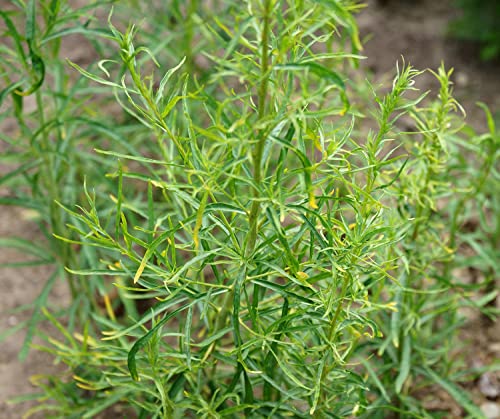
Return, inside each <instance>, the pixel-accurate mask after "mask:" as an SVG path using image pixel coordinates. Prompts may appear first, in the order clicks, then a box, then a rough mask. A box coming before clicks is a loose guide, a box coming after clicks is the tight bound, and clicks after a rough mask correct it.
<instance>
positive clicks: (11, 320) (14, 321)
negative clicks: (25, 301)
mask: <svg viewBox="0 0 500 419" xmlns="http://www.w3.org/2000/svg"><path fill="white" fill-rule="evenodd" d="M7 323H8V324H9V326H11V327H12V326H15V325H16V324H17V323H18V320H17V317H16V316H10V317H9V318H8V320H7Z"/></svg>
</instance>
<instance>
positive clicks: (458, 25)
mask: <svg viewBox="0 0 500 419" xmlns="http://www.w3.org/2000/svg"><path fill="white" fill-rule="evenodd" d="M455 3H456V5H457V7H458V8H459V9H461V16H460V17H459V18H458V19H456V20H455V21H454V22H452V24H451V26H450V30H451V33H452V34H453V35H454V36H456V37H458V38H460V39H464V40H468V41H476V42H478V43H480V44H481V45H482V47H481V58H482V59H483V60H491V59H494V58H496V57H499V56H500V31H499V30H498V21H499V19H500V3H499V2H498V1H496V0H479V1H478V0H456V1H455Z"/></svg>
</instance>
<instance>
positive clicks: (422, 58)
mask: <svg viewBox="0 0 500 419" xmlns="http://www.w3.org/2000/svg"><path fill="white" fill-rule="evenodd" d="M456 13H457V12H456V11H454V10H453V9H452V7H451V1H449V0H443V1H435V0H420V1H417V0H415V1H404V0H393V1H384V2H382V1H380V2H376V1H375V0H372V1H368V7H367V8H366V9H365V10H364V11H362V12H361V14H360V15H359V18H358V22H359V25H360V31H361V35H362V38H363V40H364V43H365V49H364V51H363V54H364V55H366V56H367V57H368V58H367V59H366V60H364V61H363V64H362V65H363V66H364V67H365V68H368V69H369V70H370V71H371V72H372V73H373V76H374V78H375V80H376V81H377V80H378V81H385V82H387V81H389V80H390V79H391V78H392V74H393V71H394V68H395V64H396V62H397V61H398V60H401V57H402V56H404V59H405V62H406V63H410V64H412V65H413V66H415V67H417V68H420V69H424V68H431V69H434V70H435V69H437V67H439V65H440V63H441V61H443V62H444V63H445V65H446V67H447V68H450V67H454V68H455V73H454V76H453V80H454V82H455V95H456V97H457V98H458V99H459V101H460V102H461V103H462V105H463V106H464V108H465V110H466V112H467V115H468V116H467V121H468V123H469V124H470V125H472V126H473V127H475V128H478V129H484V128H485V125H486V123H485V118H484V114H483V112H482V111H481V110H480V109H479V108H478V107H477V106H476V105H475V103H476V102H477V101H482V102H484V103H486V104H487V105H488V106H489V107H490V108H491V110H492V111H493V113H494V114H496V116H497V119H498V112H499V109H500V63H499V62H494V63H488V64H486V63H483V62H480V61H479V60H478V58H477V56H478V51H477V46H475V45H472V44H464V43H460V42H458V41H456V40H451V39H449V38H448V36H447V34H446V33H447V24H448V22H449V21H450V20H451V19H452V18H453V17H454V16H456ZM87 49H88V48H87V44H85V43H82V42H81V40H80V39H77V38H75V39H74V45H67V48H65V50H66V51H68V54H67V56H68V58H70V59H72V60H73V61H77V62H81V61H82V58H83V61H86V60H85V57H86V54H87V55H88V53H87V52H86V51H87ZM418 87H419V88H421V89H423V90H427V89H429V88H432V89H435V88H436V84H435V81H434V79H433V77H432V76H431V75H430V74H429V73H427V74H424V75H423V76H422V77H421V78H420V81H419V85H418ZM0 111H1V110H0ZM0 129H2V130H4V132H5V130H7V129H9V128H8V127H6V126H5V125H4V126H2V127H0ZM0 152H2V144H1V143H0ZM7 169H8V168H7V167H0V174H1V173H5V172H6V171H7ZM0 194H1V195H8V194H9V191H8V190H7V189H6V188H4V189H2V190H0ZM0 236H2V237H23V238H25V239H28V240H40V239H41V233H40V232H39V231H38V229H37V227H36V224H35V223H33V222H32V221H30V214H29V213H28V212H26V211H22V210H21V209H18V208H13V207H12V208H6V207H2V208H1V211H0ZM15 260H21V255H19V254H16V253H15V252H14V251H11V250H9V249H5V248H1V249H0V284H1V286H2V291H3V292H2V293H1V294H0V330H1V331H2V332H3V331H5V330H7V329H8V328H11V327H13V326H16V325H17V324H19V323H20V322H23V321H25V320H26V319H28V318H29V310H28V311H26V310H25V311H21V312H14V311H13V310H14V309H16V308H18V307H20V306H23V305H27V304H28V305H29V304H30V303H31V302H32V301H33V300H34V299H35V298H36V297H37V296H38V294H39V292H40V290H41V287H42V286H43V284H44V281H45V280H46V278H47V277H48V275H50V273H51V269H50V268H48V267H44V266H38V267H32V268H23V269H14V268H5V267H3V268H2V265H3V264H5V263H7V262H12V261H15ZM465 274H467V273H465ZM51 301H53V303H54V304H59V305H63V304H64V302H65V301H68V291H67V290H66V287H65V285H64V284H58V285H57V286H56V287H55V289H54V290H53V292H52V295H51ZM497 305H498V302H497ZM462 336H463V342H464V348H465V347H466V346H467V345H468V344H471V346H470V347H471V348H473V350H471V351H470V353H468V354H465V355H466V358H465V362H466V363H467V364H468V366H469V367H472V366H474V367H481V366H485V365H489V364H491V363H492V362H493V361H494V360H495V359H499V356H500V329H499V325H498V322H497V324H494V323H492V322H491V321H488V320H487V319H484V318H482V317H481V316H477V315H475V316H471V318H470V321H469V323H468V324H467V326H466V327H465V329H464V331H463V335H462ZM23 339H24V332H23V331H19V332H17V333H15V334H13V335H12V336H10V337H9V338H8V339H7V340H6V341H4V342H3V343H2V351H1V353H0V417H2V418H3V419H11V418H12V419H13V418H20V417H21V416H22V414H21V412H22V411H23V410H25V409H26V407H28V405H29V404H28V403H24V404H21V405H12V404H8V403H7V400H8V399H10V398H12V397H15V396H19V395H21V394H24V393H27V392H31V391H33V390H34V387H33V386H32V385H31V384H30V377H31V376H33V375H36V374H42V373H47V372H49V371H54V370H56V369H57V366H54V365H52V361H51V359H50V358H49V357H48V356H45V355H44V354H43V353H41V352H37V351H31V353H30V354H29V356H28V359H27V360H26V361H25V362H24V363H20V362H19V361H18V358H17V353H18V351H19V349H20V348H21V345H22V342H23ZM468 390H470V391H471V392H472V394H473V396H474V398H475V402H476V403H477V404H478V405H480V406H481V407H482V409H483V410H484V411H485V413H486V414H487V416H488V417H490V418H496V417H498V418H500V398H499V394H500V389H499V377H498V376H495V374H493V373H489V374H483V375H482V376H480V377H479V378H478V379H477V380H476V381H475V382H474V383H473V384H472V385H469V388H468ZM422 398H423V399H424V400H426V403H427V404H428V407H429V408H431V409H437V410H442V409H443V410H447V411H448V412H449V416H447V417H449V418H452V417H462V416H463V412H462V411H461V409H460V408H458V407H457V406H456V405H455V404H454V402H453V400H451V399H450V397H449V396H447V395H446V394H444V393H442V392H440V391H438V390H437V389H436V392H435V393H433V394H430V395H429V394H427V395H422Z"/></svg>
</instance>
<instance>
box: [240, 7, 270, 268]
mask: <svg viewBox="0 0 500 419" xmlns="http://www.w3.org/2000/svg"><path fill="white" fill-rule="evenodd" d="M270 14H271V0H266V2H265V3H264V24H263V29H262V40H261V59H260V61H261V66H260V70H261V71H260V73H261V80H260V85H259V92H258V103H257V112H258V117H259V121H261V120H262V119H263V118H264V116H265V114H266V108H267V106H266V99H267V89H268V85H269V45H268V44H269V23H270V22H269V21H270ZM257 138H258V141H257V145H256V147H255V149H254V152H253V154H252V158H253V166H254V175H253V180H254V182H255V187H254V189H253V198H254V199H253V202H252V206H251V208H250V214H249V216H248V220H249V223H250V230H249V232H248V240H247V244H246V250H245V257H247V258H248V257H250V255H251V254H252V253H253V251H254V249H255V243H256V241H257V225H258V218H259V212H260V201H259V195H260V192H259V188H258V187H259V184H260V183H261V181H262V155H263V153H264V144H265V142H266V130H265V129H261V130H260V131H259V132H258V134H257Z"/></svg>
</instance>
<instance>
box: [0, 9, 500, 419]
mask: <svg viewBox="0 0 500 419" xmlns="http://www.w3.org/2000/svg"><path fill="white" fill-rule="evenodd" d="M55 3H57V4H59V3H58V2H55ZM168 3H169V4H168V5H165V6H164V7H163V8H161V9H158V10H157V9H155V7H156V6H154V5H150V6H146V5H144V4H141V5H139V4H135V5H134V4H133V3H132V4H130V5H126V4H121V5H119V6H117V8H116V10H115V11H114V14H113V15H110V18H109V27H110V30H109V31H104V30H102V29H91V26H92V25H85V26H84V27H79V26H69V27H68V28H67V29H65V31H66V32H64V30H63V31H59V32H57V31H56V32H55V33H56V34H57V33H72V32H74V31H77V32H80V33H81V32H84V33H85V34H86V35H89V36H94V35H98V38H97V41H96V44H97V45H101V47H102V48H99V53H100V54H101V56H102V57H106V58H105V59H102V60H101V61H100V62H99V63H98V64H97V65H92V66H90V67H89V68H84V67H85V66H82V65H77V64H76V63H69V65H68V66H65V64H64V63H62V62H61V61H60V60H58V57H57V51H55V52H54V54H53V55H52V56H50V57H49V58H45V57H46V54H45V53H43V51H42V52H40V53H38V54H37V56H39V57H41V58H40V59H42V60H44V63H45V66H46V68H47V69H50V68H51V67H50V66H51V65H53V66H58V68H60V70H59V71H60V72H63V71H64V72H71V73H72V74H73V76H74V73H76V72H75V71H74V70H77V71H78V72H79V74H80V75H81V77H80V78H79V79H78V81H76V82H71V83H70V82H69V81H68V79H65V85H64V86H66V89H69V91H71V92H72V94H71V95H70V96H68V95H66V96H68V97H67V100H66V102H64V106H65V108H64V109H61V108H58V107H57V100H59V97H61V96H62V93H61V91H60V90H61V89H59V90H57V89H56V88H55V87H54V86H51V85H47V84H46V82H43V83H42V84H41V85H40V86H39V87H38V90H37V91H36V92H35V94H38V95H39V96H40V99H39V105H40V104H41V103H42V100H43V99H44V98H45V97H47V98H50V97H54V100H55V104H54V105H52V102H50V101H49V102H47V103H51V105H50V106H44V107H42V106H39V107H38V108H37V112H35V114H33V115H31V114H29V115H27V116H25V114H24V113H23V112H22V111H21V110H20V109H19V108H16V106H15V104H16V103H18V102H19V99H18V97H17V96H19V92H18V91H17V90H15V89H17V88H18V87H13V88H7V90H6V91H5V93H4V94H3V96H5V97H7V96H11V97H12V98H13V100H12V103H13V107H12V112H13V113H15V114H16V116H17V118H18V121H19V126H20V127H23V121H24V118H27V117H30V118H32V122H30V125H28V124H25V125H26V126H27V127H30V126H36V127H37V128H35V129H34V130H33V128H29V129H28V128H26V130H25V132H26V134H29V135H27V136H26V137H25V138H28V139H36V138H37V134H36V133H37V132H38V131H40V135H41V134H43V133H45V137H44V135H42V136H41V138H42V140H40V141H42V143H41V144H42V145H41V146H40V147H41V149H40V150H39V149H38V148H37V147H34V146H33V143H34V144H38V142H36V141H34V140H32V141H31V143H30V144H31V145H29V144H19V143H16V142H15V141H14V140H10V139H8V141H10V143H11V144H12V146H13V147H14V145H15V147H17V148H19V149H20V150H21V152H22V153H24V154H22V155H23V157H25V159H19V160H15V158H14V157H12V159H13V160H14V161H18V162H19V163H20V164H21V165H20V166H19V168H16V169H15V170H14V171H13V172H11V174H9V175H7V177H5V178H3V179H2V180H3V181H5V182H6V183H7V184H9V185H12V186H15V185H19V184H23V183H22V182H25V184H28V185H34V186H33V189H36V190H39V191H40V194H38V195H37V194H34V193H32V195H20V196H19V197H16V198H15V199H14V200H13V201H12V202H5V203H12V204H16V203H21V204H22V205H25V206H27V207H29V208H32V207H34V206H35V207H36V208H39V211H40V214H41V215H40V219H41V224H43V225H44V226H45V228H46V231H47V239H48V240H49V242H50V243H51V245H52V246H57V247H55V249H56V250H54V251H53V252H52V253H51V255H53V256H51V258H50V257H49V256H45V254H44V252H42V251H40V249H39V248H37V247H35V246H33V247H30V246H28V244H27V243H24V242H19V246H18V248H19V249H24V248H25V247H26V246H28V248H30V249H32V250H31V251H30V252H29V253H31V254H34V255H38V256H39V257H41V260H43V261H44V260H46V259H50V262H51V263H52V262H54V261H56V263H57V265H58V266H59V269H58V270H57V271H56V272H57V273H58V274H59V275H63V272H62V267H63V266H64V267H65V268H66V272H67V277H68V279H69V280H70V281H71V283H72V284H73V285H72V286H73V287H74V302H73V304H72V306H71V307H70V308H69V310H67V311H63V312H61V313H55V312H52V311H49V310H47V308H46V307H45V301H46V295H47V294H48V292H49V290H50V286H51V285H52V283H53V281H54V279H53V278H52V279H51V280H50V281H49V283H48V286H47V287H46V289H44V291H43V292H42V295H41V296H40V298H39V299H38V300H37V303H36V308H37V309H36V313H35V316H34V320H33V323H31V327H30V330H31V334H33V333H35V332H36V328H35V327H34V326H33V325H35V324H36V322H37V321H38V320H39V319H40V316H41V314H42V313H43V316H44V317H45V318H46V319H47V320H48V321H49V322H50V323H51V324H52V325H53V326H54V333H53V334H51V336H46V335H44V334H43V333H42V332H39V334H40V337H41V338H42V339H44V340H45V342H46V344H45V345H44V346H43V347H39V348H40V349H42V350H45V351H48V352H50V353H51V354H53V355H54V357H56V358H57V359H58V360H60V361H62V362H63V363H64V364H65V365H66V366H67V375H66V376H63V377H54V376H52V377H46V378H45V379H44V378H43V377H39V378H38V383H39V386H40V387H41V390H42V392H43V394H42V395H40V396H38V397H39V398H38V400H39V402H40V403H39V405H38V406H37V407H36V408H35V409H34V410H33V412H34V411H45V414H46V415H49V416H50V415H53V416H54V417H94V416H95V415H98V414H99V413H101V412H105V411H106V409H109V408H114V409H115V414H116V412H117V410H116V409H119V408H120V407H121V408H123V409H126V411H127V412H128V413H127V414H128V415H130V416H131V417H144V418H145V417H148V418H149V417H164V418H171V417H179V418H180V417H287V416H292V417H318V418H320V417H349V416H352V415H356V416H361V417H367V418H373V417H380V418H382V417H388V415H389V414H390V412H395V413H396V414H397V415H399V416H400V417H429V416H430V415H431V413H429V412H427V411H426V409H425V406H424V404H423V403H422V402H421V400H419V398H418V394H421V393H422V391H425V390H426V389H427V391H432V388H433V386H435V385H439V386H441V387H442V388H443V389H444V390H445V391H447V392H449V394H450V395H451V396H452V397H454V398H455V399H456V401H457V403H458V404H460V405H461V406H462V407H463V408H464V409H465V411H467V412H468V413H470V414H472V415H477V414H478V412H479V411H478V409H477V407H475V406H474V404H473V403H472V402H471V401H470V400H469V397H468V396H467V395H466V394H465V392H464V391H463V390H461V389H460V387H459V384H458V383H457V382H456V379H455V378H456V376H455V375H454V374H456V373H457V370H458V368H457V367H458V365H459V364H458V363H457V360H458V359H459V357H460V354H457V353H456V352H454V351H452V350H451V349H452V348H453V347H454V344H455V342H456V339H457V331H458V329H459V328H460V326H461V325H462V323H463V321H464V320H463V318H462V317H461V316H460V315H459V308H461V307H463V306H469V305H472V306H475V307H477V308H479V309H482V310H483V311H484V312H485V313H486V314H488V315H490V316H494V315H496V313H495V312H494V311H493V310H492V309H491V308H488V307H486V305H487V303H488V302H489V301H491V299H492V298H495V296H496V293H495V292H494V291H492V292H490V293H488V294H485V295H484V297H483V298H481V299H479V300H478V299H476V298H473V297H475V296H476V295H478V292H479V291H481V290H483V289H486V290H487V289H488V287H489V286H491V284H493V283H494V280H495V278H494V275H495V272H497V268H498V266H497V265H498V257H496V256H497V252H498V250H497V244H498V238H499V231H500V229H499V225H498V221H497V220H496V219H495V217H494V216H492V214H495V213H496V211H498V196H499V194H498V184H499V183H498V177H499V174H498V171H497V168H496V166H495V162H496V159H497V157H498V146H499V135H498V131H497V130H496V128H495V126H494V122H493V120H492V118H491V115H490V114H489V111H488V110H487V109H485V112H486V115H487V118H488V124H489V133H487V134H484V135H477V134H475V133H474V132H472V131H471V130H470V129H469V128H467V127H464V125H463V120H462V118H463V116H462V111H461V108H460V105H459V104H458V103H457V102H456V101H455V99H454V98H453V96H452V90H451V83H450V75H451V71H446V70H445V69H444V67H441V68H439V69H438V70H437V72H436V73H433V74H434V76H435V77H436V79H437V80H438V82H439V84H440V86H441V87H440V91H439V93H438V94H437V95H432V94H427V93H419V92H418V90H417V89H416V87H415V86H414V83H415V80H416V79H418V76H419V75H420V74H421V72H419V71H417V70H415V69H414V68H412V67H411V66H408V65H406V64H404V63H400V64H399V65H398V67H397V71H396V75H395V77H394V80H393V84H392V88H390V89H389V90H388V91H385V92H384V93H380V91H379V90H380V89H377V88H374V87H372V86H370V85H369V84H368V83H363V84H359V83H354V82H353V81H352V80H351V78H350V75H351V74H352V73H353V72H354V71H356V70H355V68H356V62H357V60H359V59H360V58H362V57H360V56H359V51H360V50H361V45H360V43H359V39H358V35H357V28H356V24H355V21H354V18H353V13H354V12H355V11H356V10H357V9H358V8H359V5H357V4H356V3H355V2H352V1H330V0H323V1H309V0H303V1H277V0H263V1H257V0H252V1H250V0H249V1H246V2H240V1H238V2H233V1H214V2H213V4H210V5H208V4H207V3H206V2H198V1H196V0H191V1H190V2H188V3H185V2H178V1H171V2H168ZM33 4H34V3H33ZM33 4H31V3H30V5H31V6H30V5H27V6H26V7H25V8H24V13H28V15H29V13H32V9H30V7H34V5H33ZM50 4H51V5H53V4H54V2H51V3H50ZM28 6H30V7H28ZM167 6H168V7H167ZM47 7H48V5H46V8H43V10H49V9H47ZM51 7H52V6H51ZM140 7H142V8H145V9H146V10H144V11H143V12H144V15H145V16H146V17H147V21H146V22H145V23H144V24H143V25H142V26H141V27H140V28H139V27H137V26H135V25H129V26H128V27H126V29H119V28H120V27H121V26H122V25H121V24H120V23H121V20H120V19H121V16H124V15H130V10H131V9H130V8H132V10H135V11H136V14H137V15H139V14H140V13H141V10H140ZM149 7H150V8H151V9H149ZM58 10H59V9H58ZM61 10H65V13H62V12H61V16H70V15H71V13H70V12H69V9H62V2H61ZM27 11H28V12H27ZM9 19H10V18H9ZM27 20H29V19H27ZM64 22H67V21H66V20H65V21H64ZM28 26H29V25H28ZM42 32H43V31H35V33H42ZM43 33H44V35H43V36H42V38H41V39H40V40H39V41H37V45H41V44H43V43H44V40H46V39H49V40H51V39H57V36H56V35H54V34H52V35H51V32H50V31H45V32H43ZM11 34H12V36H13V38H14V40H19V39H21V36H20V35H15V34H14V33H13V32H12V30H11ZM40 36H41V35H40ZM100 37H102V38H103V39H105V40H106V42H103V39H100ZM109 41H112V43H113V46H112V47H110V46H109ZM47 42H48V41H47ZM14 44H16V43H14ZM14 47H15V45H14ZM14 47H13V48H14ZM29 48H31V47H29ZM21 49H22V48H21ZM115 51H117V52H118V54H119V56H117V55H116V54H117V53H116V52H115ZM20 53H21V50H20V49H19V48H18V49H17V52H16V50H15V48H14V49H12V50H11V54H12V56H16V54H20ZM35 61H36V59H35ZM31 62H33V58H31ZM73 69H74V70H73ZM51 71H52V70H50V72H49V73H50V74H51ZM49 73H47V74H49ZM5 74H6V75H7V77H10V75H11V74H13V72H12V69H10V70H8V71H7V70H5ZM56 74H57V73H56ZM64 74H66V73H64ZM25 80H26V81H24V79H23V81H19V80H17V79H12V80H9V81H10V83H9V84H8V85H9V86H12V85H16V83H28V81H27V80H31V79H29V78H26V79H25ZM37 80H38V79H37ZM35 84H36V83H35ZM19 85H20V84H19ZM16 86H17V85H16ZM55 86H56V87H57V86H58V85H57V84H56V85H55ZM70 86H74V88H72V89H70ZM44 89H45V90H44ZM363 90H364V92H366V91H368V92H369V94H370V95H371V96H370V98H369V99H366V95H364V94H363V92H362V91H363ZM110 92H111V93H113V95H114V98H115V100H116V102H117V103H119V104H120V105H121V107H122V108H123V109H124V110H125V111H126V115H123V116H121V117H120V118H119V120H118V121H116V123H115V124H112V123H111V122H110V121H109V120H106V115H95V114H94V115H92V114H91V109H92V107H93V106H95V105H94V104H93V103H90V102H88V109H85V107H82V103H86V102H85V101H87V100H88V96H89V95H92V96H93V97H94V96H95V94H96V93H99V96H98V97H97V98H95V99H93V100H97V101H98V103H99V104H100V106H108V107H111V106H112V105H110V104H109V103H108V99H107V97H108V96H107V93H110ZM56 93H57V94H56ZM16 95H17V96H16ZM66 96H63V97H66ZM82 108H84V110H83V111H82ZM72 109H73V110H74V111H73V112H72V111H71V110H72ZM80 112H85V113H86V114H85V116H82V115H81V114H80ZM49 115H50V116H49ZM64 115H67V116H64ZM368 115H369V116H368ZM100 118H104V119H100ZM52 119H53V120H54V121H55V122H54V123H52V124H51V123H49V122H48V121H52ZM402 121H404V125H403V124H402ZM56 122H57V123H56ZM53 126H54V128H52V127H53ZM408 126H410V127H411V128H408ZM45 127H46V128H45ZM59 127H65V130H64V131H63V132H64V135H62V134H61V136H62V139H63V140H64V141H69V139H68V138H70V139H73V140H72V141H73V142H72V143H70V144H66V145H65V146H64V147H63V148H62V150H60V149H59V148H58V147H61V145H60V144H59V143H58V142H57V139H58V138H59V137H57V135H56V134H57V132H58V131H57V130H56V129H62V128H59ZM49 128H50V130H49ZM68 133H69V134H72V135H69V134H68ZM64 144H65V143H64ZM30 147H34V148H30ZM17 148H16V150H17ZM81 149H83V150H84V152H83V153H82V152H81V151H80V150H81ZM42 150H43V152H42ZM464 150H467V153H468V155H469V156H471V157H470V158H467V159H466V158H465V157H463V156H464V155H463V151H464ZM45 151H47V152H45ZM16 156H17V155H16ZM16 158H19V157H18V156H17V157H16ZM63 158H64V160H63ZM37 159H38V160H37ZM44 159H53V160H49V161H44ZM34 161H39V163H36V164H39V166H36V167H37V168H39V169H38V170H44V171H45V172H43V173H44V174H43V175H41V176H39V177H36V178H31V177H30V176H29V173H30V170H33V167H35V166H33V165H35V163H33V162H34ZM59 161H61V162H60V163H59ZM471 161H472V162H473V163H471ZM63 162H64V163H63ZM62 164H65V165H64V166H61V167H59V166H58V165H62ZM68 170H70V171H74V172H71V173H73V177H71V178H70V179H71V183H66V182H68V181H67V178H66V177H63V176H62V173H63V172H65V171H68ZM84 177H85V178H86V181H85V182H84V181H83V178H84ZM18 178H19V180H17V179H18ZM16 182H19V183H16ZM82 183H83V185H82ZM20 190H21V189H20ZM51 191H52V192H51ZM77 191H78V193H77ZM470 220H479V225H478V226H477V228H475V229H473V231H463V229H462V226H463V225H464V224H465V223H466V222H469V221H470ZM0 244H2V242H0ZM462 246H468V247H470V248H472V249H473V250H474V256H473V257H471V258H468V259H464V258H462V257H460V258H455V257H454V255H455V253H456V252H457V251H459V250H460V248H461V247H462ZM60 249H66V250H64V251H65V252H68V254H71V255H72V256H71V258H69V257H63V258H61V257H60V255H61V254H64V253H62V250H60ZM463 267H473V268H474V269H477V270H478V271H480V272H481V276H482V278H483V283H482V284H473V283H463V282H461V280H460V278H458V277H457V275H456V270H457V269H458V268H463ZM81 291H83V292H81Z"/></svg>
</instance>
